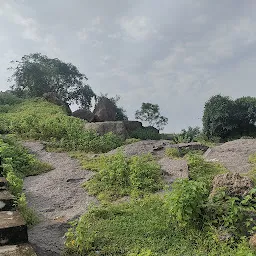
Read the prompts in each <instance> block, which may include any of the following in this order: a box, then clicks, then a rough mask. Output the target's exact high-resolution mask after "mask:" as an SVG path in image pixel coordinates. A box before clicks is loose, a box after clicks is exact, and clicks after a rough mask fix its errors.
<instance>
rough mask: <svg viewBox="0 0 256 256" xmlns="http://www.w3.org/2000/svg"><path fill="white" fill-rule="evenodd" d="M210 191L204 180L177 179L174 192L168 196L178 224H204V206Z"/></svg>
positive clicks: (167, 202) (171, 212)
mask: <svg viewBox="0 0 256 256" xmlns="http://www.w3.org/2000/svg"><path fill="white" fill-rule="evenodd" d="M208 194H209V191H208V190H207V187H206V186H205V184H204V183H203V182H199V181H193V180H187V179H184V180H177V181H175V182H174V183H173V185H172V192H171V193H169V194H168V195H167V196H166V204H167V205H168V208H169V211H170V214H171V218H172V221H177V223H178V225H180V226H182V227H184V226H187V225H196V226H198V225H199V224H200V226H201V225H202V220H203V218H202V216H203V213H202V208H203V205H204V203H205V202H206V199H207V197H208Z"/></svg>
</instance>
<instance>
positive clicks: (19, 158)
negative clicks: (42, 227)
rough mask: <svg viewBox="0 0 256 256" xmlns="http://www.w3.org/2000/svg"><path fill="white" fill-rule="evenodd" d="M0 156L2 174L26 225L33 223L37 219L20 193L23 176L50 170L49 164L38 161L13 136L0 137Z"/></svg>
mask: <svg viewBox="0 0 256 256" xmlns="http://www.w3.org/2000/svg"><path fill="white" fill-rule="evenodd" d="M0 156H1V159H2V166H3V175H4V176H5V177H6V179H7V181H8V183H9V188H10V191H11V192H12V194H14V195H15V197H16V201H17V205H18V208H19V210H20V211H21V213H22V214H23V216H24V218H25V220H26V222H27V224H28V225H33V224H35V223H36V222H37V221H38V219H37V217H36V216H35V214H34V211H33V210H32V209H29V208H28V207H27V203H26V197H25V195H24V194H23V193H22V188H23V178H24V177H26V176H30V175H37V174H40V173H43V172H46V171H49V170H51V166H49V165H48V164H45V163H42V162H40V161H38V160H37V159H36V158H35V157H34V156H32V155H31V154H29V153H28V151H27V150H25V149H24V148H23V147H22V146H21V145H20V144H19V143H18V142H17V139H16V138H15V137H14V136H11V135H6V136H2V137H1V138H0Z"/></svg>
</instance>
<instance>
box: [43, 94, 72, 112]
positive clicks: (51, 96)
mask: <svg viewBox="0 0 256 256" xmlns="http://www.w3.org/2000/svg"><path fill="white" fill-rule="evenodd" d="M43 98H44V99H46V100H47V101H49V102H51V103H53V104H55V105H58V106H62V107H63V108H64V109H65V111H66V112H67V114H68V115H70V116H71V115H72V111H71V109H70V107H69V105H68V103H66V102H64V101H63V100H62V99H60V97H59V96H58V95H57V93H55V92H47V93H44V94H43Z"/></svg>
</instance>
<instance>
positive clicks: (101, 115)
mask: <svg viewBox="0 0 256 256" xmlns="http://www.w3.org/2000/svg"><path fill="white" fill-rule="evenodd" d="M93 114H94V118H93V120H92V121H93V122H105V121H115V120H116V105H115V104H114V102H112V101H111V100H110V99H108V98H106V97H101V98H100V100H99V102H98V103H97V104H96V106H95V108H94V111H93Z"/></svg>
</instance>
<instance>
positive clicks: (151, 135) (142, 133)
mask: <svg viewBox="0 0 256 256" xmlns="http://www.w3.org/2000/svg"><path fill="white" fill-rule="evenodd" d="M129 135H130V137H131V138H135V139H139V140H160V139H161V135H160V134H159V132H158V131H156V129H155V128H151V127H144V128H139V129H137V130H135V131H133V132H131V133H130V134H129Z"/></svg>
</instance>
